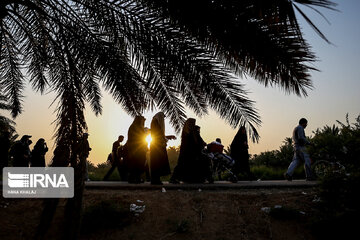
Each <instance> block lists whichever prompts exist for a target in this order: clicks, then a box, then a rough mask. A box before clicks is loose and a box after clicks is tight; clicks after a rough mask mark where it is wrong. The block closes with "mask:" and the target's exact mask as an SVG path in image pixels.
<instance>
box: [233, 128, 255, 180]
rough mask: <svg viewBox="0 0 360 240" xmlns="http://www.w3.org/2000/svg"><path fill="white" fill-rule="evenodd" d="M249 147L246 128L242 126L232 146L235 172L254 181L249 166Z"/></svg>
mask: <svg viewBox="0 0 360 240" xmlns="http://www.w3.org/2000/svg"><path fill="white" fill-rule="evenodd" d="M248 149H249V145H248V139H247V135H246V128H245V127H244V126H241V127H240V129H239V131H238V132H237V133H236V135H235V137H234V139H233V141H232V143H231V145H230V156H231V157H232V158H233V159H234V160H235V165H234V169H233V172H234V173H235V174H236V175H238V174H240V173H241V174H244V175H245V177H246V178H248V179H249V180H251V179H252V174H251V172H250V166H249V151H248Z"/></svg>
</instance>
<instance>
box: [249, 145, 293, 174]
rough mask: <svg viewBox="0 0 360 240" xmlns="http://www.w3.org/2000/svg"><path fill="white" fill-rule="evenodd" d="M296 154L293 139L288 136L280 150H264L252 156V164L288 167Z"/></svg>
mask: <svg viewBox="0 0 360 240" xmlns="http://www.w3.org/2000/svg"><path fill="white" fill-rule="evenodd" d="M293 155H294V151H293V147H292V139H291V138H286V139H285V140H284V142H283V145H281V146H280V149H279V150H273V151H266V152H262V153H260V154H259V155H254V156H252V158H251V161H250V163H251V165H254V166H262V165H263V166H267V167H272V168H287V167H288V165H289V162H290V161H291V159H292V157H293Z"/></svg>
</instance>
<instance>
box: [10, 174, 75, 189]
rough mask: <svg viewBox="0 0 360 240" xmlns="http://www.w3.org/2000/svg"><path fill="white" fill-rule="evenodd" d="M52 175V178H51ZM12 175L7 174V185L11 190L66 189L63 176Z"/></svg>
mask: <svg viewBox="0 0 360 240" xmlns="http://www.w3.org/2000/svg"><path fill="white" fill-rule="evenodd" d="M51 175H52V176H51ZM51 175H50V174H47V173H45V174H12V173H10V172H8V185H9V187H11V188H36V187H43V188H47V187H49V186H51V187H53V188H64V187H65V188H68V187H69V184H68V182H67V181H66V177H65V175H64V174H59V175H58V174H55V173H54V174H51Z"/></svg>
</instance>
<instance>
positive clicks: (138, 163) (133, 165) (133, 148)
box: [125, 116, 147, 183]
mask: <svg viewBox="0 0 360 240" xmlns="http://www.w3.org/2000/svg"><path fill="white" fill-rule="evenodd" d="M144 125H145V118H144V117H143V116H136V117H135V119H134V121H133V123H132V124H131V126H130V128H129V131H128V140H127V142H126V144H125V152H126V154H125V163H126V166H127V167H128V171H129V177H128V182H129V183H141V182H143V180H142V179H141V174H143V173H144V171H145V162H146V151H147V142H146V133H145V128H144Z"/></svg>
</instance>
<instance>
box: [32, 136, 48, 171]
mask: <svg viewBox="0 0 360 240" xmlns="http://www.w3.org/2000/svg"><path fill="white" fill-rule="evenodd" d="M48 150H49V149H48V147H47V145H46V142H45V139H43V138H40V139H39V140H38V141H37V142H36V144H35V146H34V148H33V150H32V152H31V164H30V166H31V167H45V165H46V164H45V154H46V152H47V151H48Z"/></svg>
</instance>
